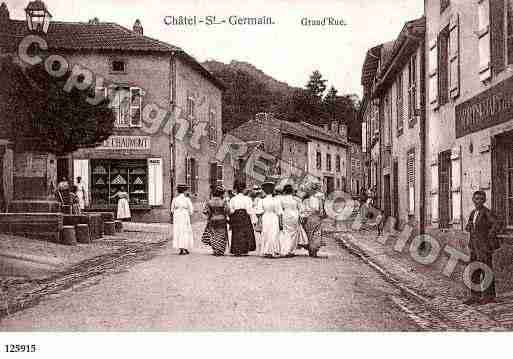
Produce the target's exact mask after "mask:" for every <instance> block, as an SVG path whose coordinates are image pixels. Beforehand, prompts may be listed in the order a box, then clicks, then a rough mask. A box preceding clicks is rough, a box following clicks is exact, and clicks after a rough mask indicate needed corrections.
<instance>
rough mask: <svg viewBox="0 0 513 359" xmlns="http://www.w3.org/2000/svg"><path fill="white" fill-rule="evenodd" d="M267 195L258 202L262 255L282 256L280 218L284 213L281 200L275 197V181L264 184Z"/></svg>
mask: <svg viewBox="0 0 513 359" xmlns="http://www.w3.org/2000/svg"><path fill="white" fill-rule="evenodd" d="M262 189H263V190H264V192H265V194H266V196H265V198H263V199H262V200H261V201H260V202H258V208H257V214H263V215H262V238H261V241H262V246H261V247H260V255H262V256H264V257H279V256H280V219H279V217H280V216H281V215H282V214H283V209H282V207H281V203H280V200H279V199H278V198H276V197H273V195H272V194H273V191H274V183H272V182H265V183H263V184H262Z"/></svg>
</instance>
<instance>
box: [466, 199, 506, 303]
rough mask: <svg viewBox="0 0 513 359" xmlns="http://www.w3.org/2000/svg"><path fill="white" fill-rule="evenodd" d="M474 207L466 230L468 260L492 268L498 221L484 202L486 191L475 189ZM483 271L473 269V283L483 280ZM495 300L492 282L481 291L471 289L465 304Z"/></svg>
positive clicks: (496, 244) (496, 242)
mask: <svg viewBox="0 0 513 359" xmlns="http://www.w3.org/2000/svg"><path fill="white" fill-rule="evenodd" d="M472 201H473V202H474V205H475V209H474V210H473V211H472V212H471V213H470V216H469V219H468V222H467V226H466V228H465V229H466V231H467V232H469V233H470V241H469V248H470V261H471V262H475V261H477V262H481V263H484V264H486V265H487V266H488V267H490V269H492V270H493V268H492V255H493V252H494V251H495V250H496V249H498V248H499V243H498V241H497V237H496V235H497V231H498V229H499V223H498V221H497V218H496V217H495V215H494V214H493V213H492V211H490V210H489V209H488V208H487V207H485V205H484V203H485V202H486V193H485V192H483V191H476V192H474V195H473V197H472ZM484 274H485V273H484V272H483V271H482V270H476V271H474V273H473V275H472V278H471V280H472V282H473V284H479V283H482V282H483V281H484ZM494 300H495V284H494V282H493V280H492V282H491V283H490V284H489V285H488V287H487V288H483V287H482V288H481V291H474V290H471V295H470V298H468V299H467V300H466V301H465V304H476V303H479V304H486V303H490V302H493V301H494Z"/></svg>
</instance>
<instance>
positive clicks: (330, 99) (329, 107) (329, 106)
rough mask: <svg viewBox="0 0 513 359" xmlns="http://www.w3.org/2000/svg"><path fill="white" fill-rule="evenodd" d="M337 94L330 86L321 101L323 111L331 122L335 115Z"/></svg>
mask: <svg viewBox="0 0 513 359" xmlns="http://www.w3.org/2000/svg"><path fill="white" fill-rule="evenodd" d="M337 93H338V91H337V89H336V88H335V87H334V86H331V87H330V89H329V90H328V93H327V94H326V96H324V100H323V105H324V109H325V111H326V113H327V114H328V115H329V116H330V118H331V119H332V120H334V119H335V117H336V115H337V100H338V97H337Z"/></svg>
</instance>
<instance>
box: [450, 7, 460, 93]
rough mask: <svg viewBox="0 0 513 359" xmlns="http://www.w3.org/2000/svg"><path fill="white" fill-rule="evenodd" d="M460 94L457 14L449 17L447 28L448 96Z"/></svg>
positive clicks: (458, 25) (458, 22)
mask: <svg viewBox="0 0 513 359" xmlns="http://www.w3.org/2000/svg"><path fill="white" fill-rule="evenodd" d="M459 94H460V19H459V15H458V14H454V15H453V16H452V17H451V24H450V26H449V96H450V97H451V98H455V97H457V96H459Z"/></svg>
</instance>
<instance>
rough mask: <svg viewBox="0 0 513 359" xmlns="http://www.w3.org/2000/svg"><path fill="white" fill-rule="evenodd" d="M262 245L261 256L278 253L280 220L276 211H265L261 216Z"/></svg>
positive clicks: (276, 254) (277, 254)
mask: <svg viewBox="0 0 513 359" xmlns="http://www.w3.org/2000/svg"><path fill="white" fill-rule="evenodd" d="M261 242H262V246H261V247H260V254H261V255H263V256H279V255H280V222H279V219H278V216H277V215H276V213H273V212H266V213H264V215H263V216H262V240H261Z"/></svg>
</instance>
